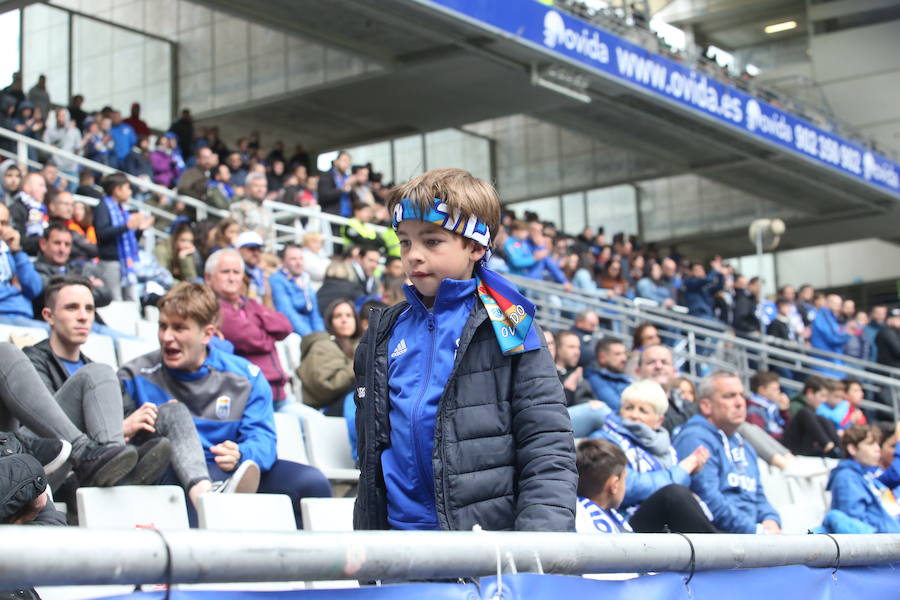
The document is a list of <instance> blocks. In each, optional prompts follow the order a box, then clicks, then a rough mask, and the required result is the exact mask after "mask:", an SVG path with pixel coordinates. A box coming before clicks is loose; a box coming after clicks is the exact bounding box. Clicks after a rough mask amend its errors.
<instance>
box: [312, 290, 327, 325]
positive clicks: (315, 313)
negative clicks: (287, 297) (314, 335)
mask: <svg viewBox="0 0 900 600" xmlns="http://www.w3.org/2000/svg"><path fill="white" fill-rule="evenodd" d="M309 301H310V302H311V303H312V310H311V311H310V312H309V322H310V329H311V330H312V331H325V321H324V319H322V312H321V311H320V310H319V299H318V297H317V296H316V291H315V290H314V289H312V286H311V285H310V289H309Z"/></svg>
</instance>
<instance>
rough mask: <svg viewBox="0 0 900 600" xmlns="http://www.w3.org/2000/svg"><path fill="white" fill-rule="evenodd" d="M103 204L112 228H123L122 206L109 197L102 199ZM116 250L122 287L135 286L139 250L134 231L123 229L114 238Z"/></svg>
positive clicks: (125, 221)
mask: <svg viewBox="0 0 900 600" xmlns="http://www.w3.org/2000/svg"><path fill="white" fill-rule="evenodd" d="M103 204H105V205H106V210H108V211H109V220H110V221H111V222H112V225H113V227H125V226H126V225H127V223H128V214H127V213H126V212H125V209H124V208H122V206H121V205H120V204H119V203H118V202H116V201H115V200H113V199H112V198H111V197H110V196H106V197H105V198H103ZM116 250H117V252H118V254H119V272H120V274H121V276H122V285H123V286H126V285H135V284H136V283H137V274H136V273H135V270H134V268H135V265H137V263H138V260H140V258H139V256H140V255H139V249H138V243H137V236H135V235H134V230H132V229H127V228H126V229H125V231H123V232H122V233H120V234H119V235H117V236H116Z"/></svg>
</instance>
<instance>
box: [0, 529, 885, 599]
mask: <svg viewBox="0 0 900 600" xmlns="http://www.w3.org/2000/svg"><path fill="white" fill-rule="evenodd" d="M686 537H687V538H689V539H685V538H686ZM0 539H2V540H3V541H4V543H5V544H7V545H8V547H10V548H15V552H8V553H7V554H6V555H5V556H4V558H3V564H2V567H0V587H2V588H16V587H29V586H43V585H87V584H143V583H160V582H167V580H168V582H170V583H213V582H216V583H223V582H248V581H272V582H274V581H298V580H323V579H324V580H335V579H359V580H363V581H375V580H394V581H397V580H401V581H403V580H420V581H421V580H424V579H446V578H456V577H482V576H489V575H497V573H498V570H500V569H501V568H503V569H504V570H506V571H507V572H510V571H512V572H537V573H558V574H569V575H581V574H584V573H622V572H651V571H653V572H664V571H679V572H687V571H691V570H692V567H693V569H694V570H697V571H705V570H722V569H750V568H764V567H776V566H785V565H807V566H810V567H831V568H837V567H840V566H843V567H851V566H870V565H878V564H890V563H896V562H898V561H900V535H890V534H876V535H834V536H825V535H778V536H769V535H734V534H689V535H687V536H682V535H677V534H676V535H673V534H640V533H634V534H619V535H612V534H611V535H583V534H577V533H526V532H401V531H356V532H352V533H339V532H323V533H311V532H278V533H272V532H269V533H267V532H253V531H241V532H232V531H211V530H181V531H175V530H169V531H161V532H159V531H150V530H146V529H137V530H103V529H84V528H77V527H70V528H64V527H29V526H21V525H18V526H0ZM49 548H53V549H55V550H54V551H52V552H48V549H49ZM110 548H115V552H110V551H109V550H110ZM692 557H693V560H692Z"/></svg>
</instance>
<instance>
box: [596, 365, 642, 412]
mask: <svg viewBox="0 0 900 600" xmlns="http://www.w3.org/2000/svg"><path fill="white" fill-rule="evenodd" d="M584 378H585V379H587V382H588V383H589V384H591V390H592V391H593V392H594V396H595V397H596V398H597V400H602V401H603V402H605V403H606V405H607V406H608V407H609V408H610V409H612V411H613V412H614V413H618V412H619V405H620V404H621V403H622V392H623V391H624V390H625V388H627V387H628V386H629V385H631V376H630V375H626V374H625V373H613V372H612V371H610V370H609V369H604V368H603V367H598V366H593V367H588V368H587V369H585V371H584Z"/></svg>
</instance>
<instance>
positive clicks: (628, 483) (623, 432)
mask: <svg viewBox="0 0 900 600" xmlns="http://www.w3.org/2000/svg"><path fill="white" fill-rule="evenodd" d="M591 437H592V438H601V439H605V440H609V441H610V442H612V443H613V444H615V445H617V446H618V447H619V448H621V449H622V452H624V453H625V457H626V458H627V459H628V465H627V466H626V467H625V468H626V469H627V470H628V476H627V477H626V478H625V498H624V499H623V500H622V506H621V508H623V509H627V508H631V507H632V506H637V505H639V504H640V503H641V502H643V501H644V500H646V499H647V498H649V497H650V496H652V495H653V494H654V493H655V492H657V491H659V490H661V489H662V488H664V487H666V486H667V485H672V484H673V483H675V484H678V485H683V486H684V487H689V486H690V485H691V476H690V475H688V472H687V471H685V470H684V469H682V468H681V467H679V466H678V465H677V464H675V465H673V466H671V467H669V468H668V469H667V468H665V467H663V466H662V464H661V463H660V462H659V461H658V460H657V459H656V458H655V457H654V456H653V455H652V454H650V453H649V452H647V451H646V450H645V449H644V448H643V447H641V446H640V445H639V444H638V442H637V440H635V439H634V438H633V437H632V436H631V434H630V433H629V432H628V430H627V429H625V428H624V427H622V426H621V420H620V418H619V417H617V416H615V415H610V417H609V418H608V419H607V420H606V423H605V424H604V425H603V428H602V429H600V430H599V431H597V432H595V433H592V434H591ZM672 454H673V456H672V458H673V460H674V459H676V458H677V457H676V456H675V453H674V451H673V453H672Z"/></svg>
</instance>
